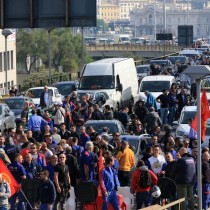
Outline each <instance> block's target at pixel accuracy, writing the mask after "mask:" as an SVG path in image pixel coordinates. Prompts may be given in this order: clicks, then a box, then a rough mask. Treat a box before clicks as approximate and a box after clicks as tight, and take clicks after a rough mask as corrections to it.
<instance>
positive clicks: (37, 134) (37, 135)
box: [32, 131, 41, 141]
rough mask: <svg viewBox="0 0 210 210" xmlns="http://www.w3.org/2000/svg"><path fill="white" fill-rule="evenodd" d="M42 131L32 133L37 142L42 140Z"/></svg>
mask: <svg viewBox="0 0 210 210" xmlns="http://www.w3.org/2000/svg"><path fill="white" fill-rule="evenodd" d="M40 134H41V131H32V136H33V137H34V138H35V140H36V141H39V140H40V139H39V138H40Z"/></svg>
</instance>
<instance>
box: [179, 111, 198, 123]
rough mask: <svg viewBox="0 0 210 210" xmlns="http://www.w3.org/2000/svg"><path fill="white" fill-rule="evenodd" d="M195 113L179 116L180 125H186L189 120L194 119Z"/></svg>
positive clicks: (188, 112) (185, 113) (184, 113)
mask: <svg viewBox="0 0 210 210" xmlns="http://www.w3.org/2000/svg"><path fill="white" fill-rule="evenodd" d="M195 114H196V111H185V112H183V113H182V116H181V124H188V120H189V119H194V117H195Z"/></svg>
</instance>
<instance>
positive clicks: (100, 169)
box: [98, 149, 104, 195]
mask: <svg viewBox="0 0 210 210" xmlns="http://www.w3.org/2000/svg"><path fill="white" fill-rule="evenodd" d="M103 168H104V162H103V156H102V149H100V155H99V159H98V177H99V182H100V183H101V182H102V179H103V178H102V171H103ZM98 194H99V195H100V194H101V188H100V185H99V187H98Z"/></svg>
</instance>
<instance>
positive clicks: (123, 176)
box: [118, 170, 130, 187]
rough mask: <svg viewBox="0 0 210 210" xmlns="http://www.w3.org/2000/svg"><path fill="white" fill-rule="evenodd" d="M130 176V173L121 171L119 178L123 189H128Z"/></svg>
mask: <svg viewBox="0 0 210 210" xmlns="http://www.w3.org/2000/svg"><path fill="white" fill-rule="evenodd" d="M129 175H130V171H121V170H119V171H118V178H119V181H120V186H121V187H126V186H128V185H129Z"/></svg>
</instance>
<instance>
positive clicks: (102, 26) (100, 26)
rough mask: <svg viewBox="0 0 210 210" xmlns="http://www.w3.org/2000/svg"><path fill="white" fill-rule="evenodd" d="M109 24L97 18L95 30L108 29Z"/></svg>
mask: <svg viewBox="0 0 210 210" xmlns="http://www.w3.org/2000/svg"><path fill="white" fill-rule="evenodd" d="M108 30H109V26H108V24H107V23H105V22H104V20H103V19H97V31H108Z"/></svg>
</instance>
